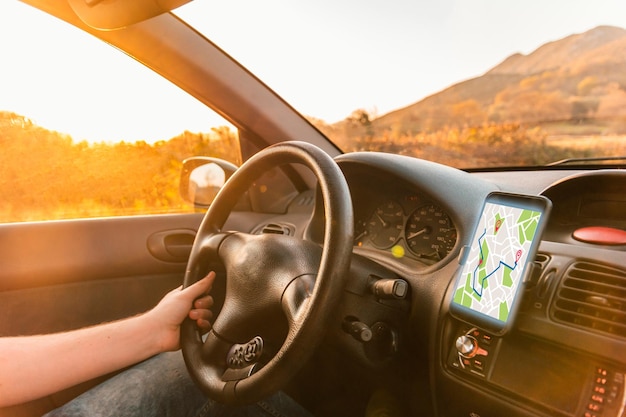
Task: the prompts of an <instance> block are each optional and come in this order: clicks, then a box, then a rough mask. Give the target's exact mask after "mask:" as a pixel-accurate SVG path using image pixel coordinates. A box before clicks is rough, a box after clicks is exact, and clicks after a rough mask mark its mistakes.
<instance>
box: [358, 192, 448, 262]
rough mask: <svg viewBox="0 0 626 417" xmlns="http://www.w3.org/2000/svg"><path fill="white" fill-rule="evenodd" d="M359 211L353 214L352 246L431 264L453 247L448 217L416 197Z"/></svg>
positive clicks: (396, 198) (387, 201) (387, 200)
mask: <svg viewBox="0 0 626 417" xmlns="http://www.w3.org/2000/svg"><path fill="white" fill-rule="evenodd" d="M359 208H360V210H358V213H355V223H356V224H355V233H354V236H355V239H354V244H355V246H358V247H369V248H375V249H379V250H385V251H390V253H391V254H392V255H393V256H395V257H397V258H403V257H405V256H407V257H410V258H414V259H418V260H421V261H424V262H426V263H429V264H432V263H436V262H438V261H440V260H442V259H443V258H445V257H446V256H447V255H448V254H449V253H450V252H451V251H452V249H453V248H454V245H455V244H456V240H457V230H456V227H455V225H454V223H453V222H452V219H451V218H450V216H449V215H448V214H447V213H446V211H445V210H444V209H443V208H442V207H441V206H439V205H438V204H436V203H434V202H433V201H431V200H429V199H427V198H424V197H422V196H420V195H418V194H401V195H398V196H393V197H386V198H385V199H383V200H382V201H378V202H377V203H374V204H372V205H370V204H365V205H359Z"/></svg>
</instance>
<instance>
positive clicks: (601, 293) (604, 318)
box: [552, 262, 626, 338]
mask: <svg viewBox="0 0 626 417" xmlns="http://www.w3.org/2000/svg"><path fill="white" fill-rule="evenodd" d="M552 313H553V317H554V318H555V320H557V321H559V322H564V323H568V324H573V325H575V326H577V327H583V328H587V329H591V330H593V331H596V332H601V333H608V334H611V335H615V336H619V337H624V338H626V271H623V270H620V269H616V268H611V267H608V266H604V265H599V264H593V263H589V262H576V263H574V264H573V265H572V266H570V267H569V269H568V270H567V271H566V272H565V276H564V277H563V280H562V281H561V285H560V286H559V290H558V292H557V296H556V298H555V301H554V303H553V306H552Z"/></svg>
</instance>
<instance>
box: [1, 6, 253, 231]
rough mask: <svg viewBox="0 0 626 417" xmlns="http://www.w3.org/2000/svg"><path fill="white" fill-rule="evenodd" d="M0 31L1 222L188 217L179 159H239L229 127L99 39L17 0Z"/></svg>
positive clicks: (5, 10) (3, 17)
mask: <svg viewBox="0 0 626 417" xmlns="http://www.w3.org/2000/svg"><path fill="white" fill-rule="evenodd" d="M33 28H36V29H33ZM0 36H2V39H4V40H5V42H3V52H2V55H3V57H2V65H0V92H1V93H0V146H1V147H2V148H1V152H0V166H1V167H2V168H1V169H0V173H1V174H0V193H1V195H2V204H0V222H2V223H6V222H21V221H41V220H57V219H72V218H85V217H103V216H104V217H106V216H118V215H139V214H157V213H180V212H191V211H193V207H191V206H190V205H188V204H187V203H185V202H184V201H183V199H182V198H181V197H180V196H179V193H178V181H179V175H180V170H181V166H182V161H183V160H184V159H185V158H188V157H191V156H196V155H204V156H212V157H216V158H221V159H225V160H227V161H229V162H232V163H234V164H235V165H240V163H241V156H240V151H239V149H240V148H239V141H238V137H237V132H236V129H234V128H233V127H232V126H231V125H230V124H229V123H228V122H226V121H225V120H224V119H222V118H220V117H219V116H218V115H217V114H216V113H214V112H213V111H211V110H210V109H208V108H207V107H206V106H204V105H203V104H202V103H200V102H199V101H197V100H196V99H195V98H193V97H191V96H189V95H188V94H186V93H185V92H184V91H182V90H180V89H179V88H178V87H176V86H174V85H172V84H171V83H169V82H168V81H167V80H165V79H163V78H161V77H160V76H158V75H156V74H154V73H153V72H151V71H150V70H149V69H148V68H145V67H144V66H142V65H141V64H139V63H137V62H135V61H134V60H132V59H131V58H129V57H128V56H126V55H124V54H123V53H121V52H119V51H117V50H115V49H114V48H112V47H110V46H109V45H106V44H104V43H103V42H101V41H100V40H98V39H96V38H93V37H91V36H90V35H88V34H85V33H82V32H81V31H80V30H78V29H76V28H73V27H71V26H70V25H68V24H66V23H64V22H60V21H57V20H55V19H53V18H51V17H50V16H47V15H44V14H43V13H41V12H39V11H38V10H35V9H32V8H31V7H29V6H26V5H24V4H22V3H20V2H16V1H9V2H2V4H0ZM7 40H10V42H8V41H7Z"/></svg>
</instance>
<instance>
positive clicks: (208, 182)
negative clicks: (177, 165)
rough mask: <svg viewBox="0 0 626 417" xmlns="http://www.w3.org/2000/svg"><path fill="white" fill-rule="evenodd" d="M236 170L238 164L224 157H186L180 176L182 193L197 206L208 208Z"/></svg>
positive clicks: (184, 198)
mask: <svg viewBox="0 0 626 417" xmlns="http://www.w3.org/2000/svg"><path fill="white" fill-rule="evenodd" d="M236 170H237V166H236V165H234V164H232V163H231V162H228V161H225V160H223V159H218V158H211V157H207V156H195V157H192V158H188V159H185V160H184V161H183V169H182V172H181V176H180V186H179V190H180V195H181V197H182V198H183V200H185V201H187V202H188V203H191V204H193V205H194V206H195V207H198V208H206V207H208V206H210V205H211V203H212V202H213V200H214V199H215V196H216V195H217V193H218V192H219V190H220V189H221V188H222V187H223V186H224V184H225V183H226V180H228V178H230V176H231V175H232V174H233V173H234V172H235V171H236Z"/></svg>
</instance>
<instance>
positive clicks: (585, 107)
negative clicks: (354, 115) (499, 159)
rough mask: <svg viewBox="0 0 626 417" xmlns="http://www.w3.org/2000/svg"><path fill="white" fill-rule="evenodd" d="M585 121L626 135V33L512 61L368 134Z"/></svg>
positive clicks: (593, 35)
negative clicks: (593, 122) (593, 121)
mask: <svg viewBox="0 0 626 417" xmlns="http://www.w3.org/2000/svg"><path fill="white" fill-rule="evenodd" d="M583 119H584V120H589V119H593V120H604V121H606V120H609V119H610V120H619V123H617V122H616V123H612V124H610V126H609V128H611V129H618V130H620V131H621V130H624V129H626V123H623V122H622V120H626V30H625V29H622V28H618V27H612V26H600V27H597V28H594V29H591V30H589V31H587V32H584V33H580V34H575V35H571V36H568V37H566V38H563V39H560V40H557V41H554V42H549V43H547V44H545V45H543V46H541V47H539V48H537V49H536V50H535V51H533V52H532V53H530V54H528V55H522V54H519V53H518V54H514V55H511V56H510V57H508V58H507V59H505V60H504V61H503V62H502V63H500V64H499V65H497V66H495V67H494V68H492V69H491V70H489V71H487V72H486V73H485V74H484V75H482V76H480V77H476V78H473V79H470V80H467V81H463V82H460V83H458V84H455V85H453V86H451V87H449V88H447V89H445V90H443V91H441V92H439V93H437V94H433V95H431V96H429V97H427V98H425V99H423V100H421V101H419V102H416V103H414V104H412V105H409V106H407V107H404V108H402V109H399V110H396V111H393V112H390V113H388V114H385V115H383V116H381V117H379V118H377V119H375V120H373V121H371V125H369V126H368V129H369V130H370V131H372V132H375V133H376V134H377V135H378V134H381V133H382V132H396V133H400V134H415V133H418V132H428V131H436V130H438V129H441V128H443V127H454V126H457V127H462V126H472V125H479V124H484V123H508V122H512V123H522V124H541V125H545V124H546V123H548V124H550V123H552V124H553V125H554V124H556V122H563V121H569V122H572V123H576V121H579V120H583ZM353 124H354V123H353ZM605 125H606V123H605ZM345 126H346V123H344V127H343V129H344V130H345V129H346V127H345ZM605 127H606V126H605Z"/></svg>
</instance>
